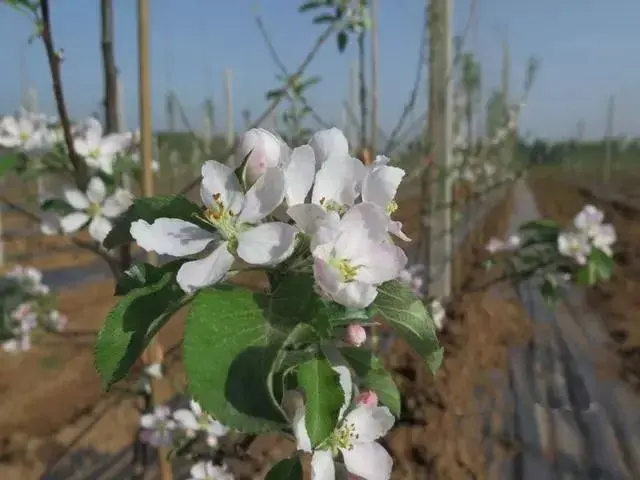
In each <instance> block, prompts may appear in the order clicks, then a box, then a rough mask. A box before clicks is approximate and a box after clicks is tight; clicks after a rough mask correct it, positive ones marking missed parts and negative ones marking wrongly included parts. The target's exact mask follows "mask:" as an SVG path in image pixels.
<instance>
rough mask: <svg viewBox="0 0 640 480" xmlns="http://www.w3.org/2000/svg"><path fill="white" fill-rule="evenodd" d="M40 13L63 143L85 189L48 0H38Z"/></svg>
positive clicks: (85, 174)
mask: <svg viewBox="0 0 640 480" xmlns="http://www.w3.org/2000/svg"><path fill="white" fill-rule="evenodd" d="M40 14H41V15H42V31H41V37H42V42H43V43H44V48H45V51H46V53H47V61H48V63H49V71H50V73H51V82H52V84H53V96H54V98H55V102H56V108H57V110H58V116H59V117H60V126H61V127H62V133H63V135H64V143H65V144H66V146H67V151H68V152H69V160H70V161H71V164H72V165H73V169H74V171H75V179H76V184H77V186H78V187H79V188H80V189H81V190H85V189H86V187H87V182H88V172H87V165H86V164H85V162H84V160H83V159H82V158H81V157H80V156H79V155H78V153H77V152H76V149H75V146H74V144H73V135H72V134H71V120H70V119H69V113H68V112H67V104H66V102H65V98H64V91H63V90H62V75H61V73H60V64H61V60H62V59H61V56H60V54H59V53H58V52H57V51H56V49H55V45H54V43H53V34H52V30H51V13H50V10H49V0H40Z"/></svg>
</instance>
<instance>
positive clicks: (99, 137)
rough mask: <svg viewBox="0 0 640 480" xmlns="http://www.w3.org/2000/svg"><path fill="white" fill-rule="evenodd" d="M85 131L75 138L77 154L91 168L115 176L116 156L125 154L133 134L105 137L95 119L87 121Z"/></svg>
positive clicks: (115, 134)
mask: <svg viewBox="0 0 640 480" xmlns="http://www.w3.org/2000/svg"><path fill="white" fill-rule="evenodd" d="M84 127H85V128H84V130H83V131H82V132H81V133H80V134H79V135H78V136H77V137H76V138H75V140H74V144H73V146H74V148H75V150H76V153H77V154H78V155H80V156H82V157H84V159H85V162H86V163H87V165H88V166H89V167H90V168H93V169H95V170H99V171H101V172H104V173H106V174H107V175H113V165H114V162H115V160H116V155H118V154H120V153H122V152H124V151H125V150H126V149H127V148H128V147H129V146H130V145H131V142H132V140H133V135H132V133H131V132H125V133H111V134H109V135H106V136H103V133H104V132H103V129H102V125H101V124H100V122H99V121H98V120H97V119H95V118H89V119H87V120H86V121H85V125H84Z"/></svg>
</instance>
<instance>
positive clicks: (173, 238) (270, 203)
mask: <svg viewBox="0 0 640 480" xmlns="http://www.w3.org/2000/svg"><path fill="white" fill-rule="evenodd" d="M284 195H285V180H284V174H283V172H282V170H280V169H279V168H270V169H268V170H267V171H266V173H265V174H264V175H263V176H262V177H260V178H259V179H258V181H256V182H255V183H254V185H253V186H252V187H251V188H250V189H249V190H248V191H247V192H246V194H245V193H244V192H243V190H242V188H241V186H240V183H239V182H238V179H237V178H236V176H235V173H234V171H233V170H232V169H231V168H229V167H227V166H226V165H223V164H222V163H219V162H216V161H213V160H209V161H208V162H206V163H205V164H204V165H203V167H202V184H201V188H200V196H201V198H202V201H203V203H204V204H205V206H206V208H207V209H206V211H205V212H204V214H203V215H204V218H202V221H203V222H206V223H208V224H209V225H210V226H211V227H212V228H211V230H205V229H204V228H202V227H201V226H198V225H195V224H193V223H191V222H187V221H185V220H181V219H177V218H158V219H156V220H155V221H154V222H153V223H151V224H150V223H148V222H146V221H144V220H137V221H135V222H133V223H132V224H131V229H130V232H131V236H132V237H133V238H134V239H135V240H136V241H137V243H138V245H140V247H141V248H143V249H144V250H147V251H155V252H157V253H160V254H167V255H172V256H174V257H183V256H189V255H195V254H197V253H199V252H202V251H203V250H204V249H205V248H206V247H208V245H209V244H210V243H212V242H215V243H216V246H215V249H214V250H213V252H212V253H210V254H208V255H206V256H205V257H204V258H201V259H198V260H193V261H189V262H186V263H184V264H183V265H182V266H181V267H180V269H179V270H178V274H177V281H178V284H179V285H180V287H181V288H182V289H183V290H184V291H185V292H194V291H195V290H197V289H199V288H203V287H206V286H208V285H213V284H215V283H217V282H219V281H220V280H222V279H223V278H224V277H225V276H226V274H227V272H228V271H229V270H230V268H231V266H232V264H233V262H234V260H235V257H234V254H237V255H238V256H239V257H240V258H241V259H242V260H244V261H245V262H247V263H249V264H253V265H265V266H266V265H275V264H278V263H280V262H282V261H284V260H286V259H287V258H288V257H289V256H290V255H291V254H292V253H293V250H294V247H295V240H296V235H297V232H298V230H297V229H296V227H295V226H293V225H288V224H286V223H283V222H267V223H260V222H261V221H262V220H263V219H264V218H265V217H267V216H268V215H269V214H271V213H272V212H273V211H274V210H275V209H276V208H277V207H278V206H279V205H280V204H281V203H282V200H283V199H284ZM214 229H215V231H214ZM220 237H221V238H222V241H221V242H220V241H219V240H220Z"/></svg>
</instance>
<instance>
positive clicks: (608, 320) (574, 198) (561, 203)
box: [530, 174, 640, 390]
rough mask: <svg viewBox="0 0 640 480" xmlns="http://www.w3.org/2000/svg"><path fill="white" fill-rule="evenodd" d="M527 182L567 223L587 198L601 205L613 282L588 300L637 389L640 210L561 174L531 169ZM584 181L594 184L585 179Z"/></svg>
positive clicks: (548, 210) (623, 373) (547, 210)
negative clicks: (609, 228) (608, 230)
mask: <svg viewBox="0 0 640 480" xmlns="http://www.w3.org/2000/svg"><path fill="white" fill-rule="evenodd" d="M636 178H637V177H636ZM576 180H577V179H575V178H574V179H573V181H574V182H575V181H576ZM530 184H531V186H532V190H533V192H534V194H535V196H536V201H537V202H538V205H539V207H540V209H541V210H542V213H543V215H545V216H548V217H551V218H554V219H556V220H558V221H559V222H562V223H563V224H567V225H568V224H570V222H571V221H572V219H573V217H574V216H575V214H576V213H577V212H578V211H580V209H581V208H582V207H583V206H584V205H585V204H586V203H591V204H593V205H595V206H597V207H598V208H601V209H603V210H604V212H605V215H606V217H605V221H606V222H610V223H613V225H614V226H615V228H616V232H617V234H618V243H617V245H616V246H615V249H614V261H615V267H614V269H613V276H612V278H611V281H609V282H607V283H603V284H600V285H597V286H595V287H593V288H591V289H589V291H588V293H587V300H588V302H589V305H590V306H591V307H592V308H594V309H595V310H596V311H597V312H599V313H600V315H601V317H602V320H603V322H604V325H605V327H606V328H607V330H608V332H609V335H610V337H611V339H612V340H613V342H614V343H615V345H616V350H617V353H618V357H619V365H618V367H617V371H618V374H619V375H620V377H621V378H622V379H624V380H625V381H626V382H627V383H629V384H630V385H632V386H633V387H634V388H635V389H637V390H640V313H639V312H640V211H637V210H634V209H629V208H625V207H624V206H623V205H620V204H618V203H617V202H616V203H608V202H606V201H602V200H600V199H598V198H597V197H594V196H592V195H590V194H589V193H588V191H587V190H584V189H578V188H575V187H574V188H567V186H566V185H565V184H564V183H563V179H562V177H561V176H559V175H548V174H535V175H532V176H531V177H530ZM585 185H588V186H591V187H593V186H597V184H593V183H590V182H588V181H585ZM624 186H626V187H628V186H629V184H628V183H626V184H624ZM595 191H596V192H597V189H596V190H595ZM621 191H624V189H621Z"/></svg>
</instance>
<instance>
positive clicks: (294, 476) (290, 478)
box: [264, 457, 303, 480]
mask: <svg viewBox="0 0 640 480" xmlns="http://www.w3.org/2000/svg"><path fill="white" fill-rule="evenodd" d="M264 480H303V476H302V463H301V462H300V458H298V457H294V458H286V459H284V460H280V461H279V462H278V463H276V464H275V465H274V466H273V467H271V470H269V473H267V476H266V477H264Z"/></svg>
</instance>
